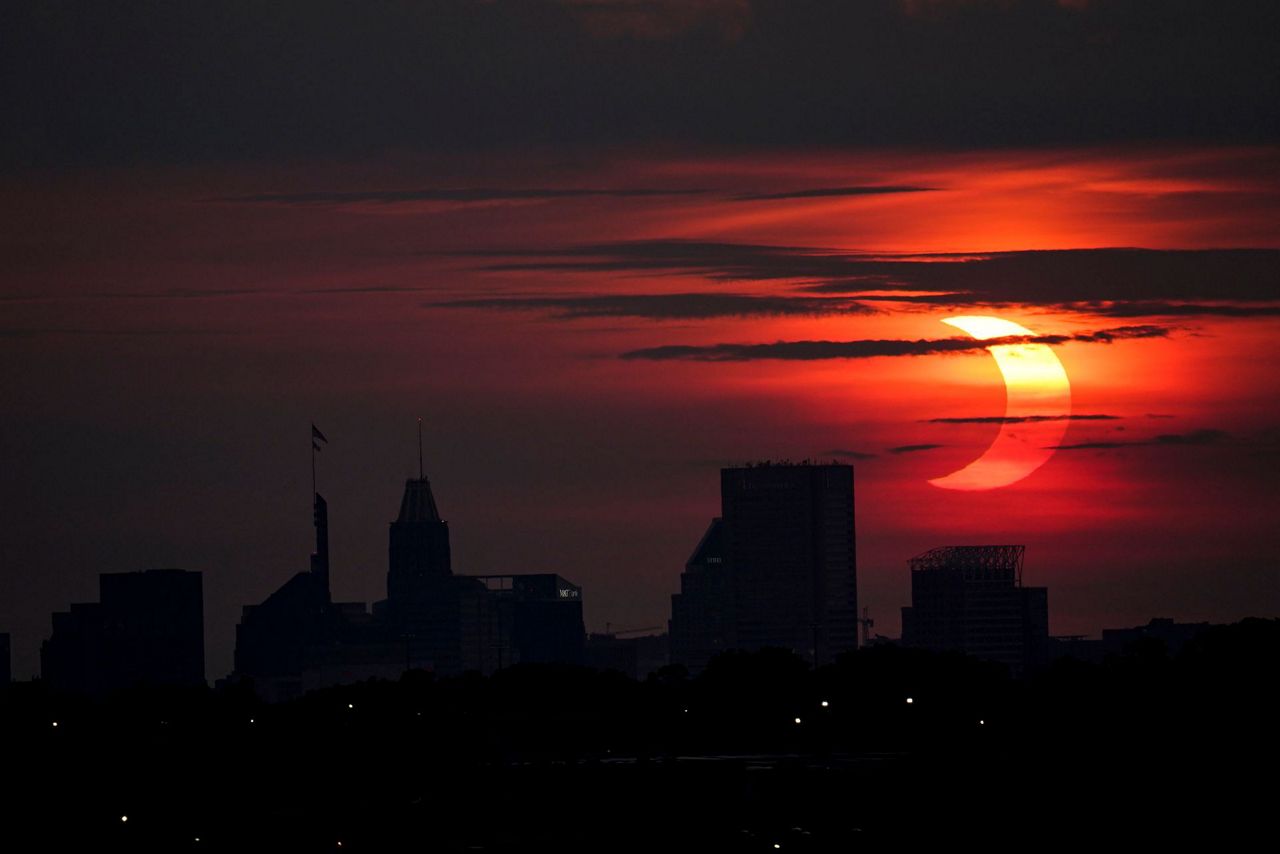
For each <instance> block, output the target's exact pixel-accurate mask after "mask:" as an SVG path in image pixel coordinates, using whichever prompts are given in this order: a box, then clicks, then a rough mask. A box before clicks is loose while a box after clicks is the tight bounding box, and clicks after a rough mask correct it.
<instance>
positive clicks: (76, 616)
mask: <svg viewBox="0 0 1280 854" xmlns="http://www.w3.org/2000/svg"><path fill="white" fill-rule="evenodd" d="M98 586H99V593H100V595H99V599H100V601H99V602H94V603H89V604H75V605H72V606H71V610H70V611H67V612H60V613H55V614H54V615H53V634H52V636H51V637H50V638H49V639H48V640H46V641H45V642H44V644H43V645H42V647H41V649H40V662H41V674H42V676H43V678H44V679H46V680H47V681H49V682H50V684H52V685H53V686H54V687H55V688H58V689H60V690H65V691H72V692H76V693H85V694H101V693H105V692H109V691H114V690H118V689H120V688H128V687H130V686H132V685H134V684H146V685H188V686H195V685H203V684H204V599H203V594H202V590H201V575H200V573H198V572H187V571H185V570H181V569H151V570H147V571H146V572H121V573H104V574H102V575H100V576H98Z"/></svg>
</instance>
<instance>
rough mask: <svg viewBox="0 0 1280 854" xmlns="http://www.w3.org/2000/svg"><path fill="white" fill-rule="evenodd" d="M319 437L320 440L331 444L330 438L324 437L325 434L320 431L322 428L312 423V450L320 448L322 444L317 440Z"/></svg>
mask: <svg viewBox="0 0 1280 854" xmlns="http://www.w3.org/2000/svg"><path fill="white" fill-rule="evenodd" d="M317 439H318V440H320V442H324V443H325V444H326V445H327V444H329V440H328V439H326V438H325V437H324V434H323V433H321V432H320V428H319V427H317V426H316V425H314V424H312V425H311V448H312V450H315V451H318V450H320V444H319V442H317V441H316V440H317Z"/></svg>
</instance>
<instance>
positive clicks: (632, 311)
mask: <svg viewBox="0 0 1280 854" xmlns="http://www.w3.org/2000/svg"><path fill="white" fill-rule="evenodd" d="M428 305H429V306H432V307H442V308H478V309H493V310H497V311H550V312H552V313H553V314H554V315H555V316H556V317H560V318H566V319H573V318H587V317H645V318H651V319H655V320H664V319H680V320H688V319H700V318H711V317H781V316H817V315H833V314H871V313H873V312H874V309H871V308H869V307H868V306H865V305H863V304H862V303H859V302H855V301H853V300H850V299H847V298H830V297H790V296H776V297H775V296H752V295H749V294H721V293H710V294H707V293H687V294H618V295H612V296H610V295H593V296H565V297H488V298H480V299H464V300H449V301H446V302H437V303H428Z"/></svg>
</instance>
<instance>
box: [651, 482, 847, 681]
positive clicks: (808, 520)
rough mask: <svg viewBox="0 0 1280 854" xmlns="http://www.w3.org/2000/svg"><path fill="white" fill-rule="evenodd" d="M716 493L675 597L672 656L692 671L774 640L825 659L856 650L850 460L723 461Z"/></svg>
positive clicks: (810, 656)
mask: <svg viewBox="0 0 1280 854" xmlns="http://www.w3.org/2000/svg"><path fill="white" fill-rule="evenodd" d="M720 500H721V521H720V522H719V523H718V524H717V523H716V522H713V523H712V525H711V527H710V528H709V529H708V531H707V533H706V534H705V535H704V537H703V541H702V543H700V544H699V546H698V549H696V550H695V552H694V555H693V556H692V557H691V558H690V560H689V563H688V564H687V566H686V572H685V574H684V575H683V576H681V592H680V594H677V596H676V597H673V601H672V620H671V634H672V660H673V661H675V662H678V663H682V664H685V665H686V666H689V667H691V668H693V669H695V670H696V669H699V668H701V667H702V666H704V665H705V664H706V660H707V658H709V656H710V655H711V654H714V652H716V651H719V650H720V649H735V648H736V649H747V650H755V649H761V648H763V647H771V646H772V647H782V648H784V649H790V650H793V651H794V652H796V653H797V654H799V655H801V656H803V657H804V658H805V659H806V660H808V661H810V662H814V663H817V664H825V663H828V662H830V661H832V660H834V659H835V657H836V656H837V655H839V654H840V653H842V652H846V651H850V650H853V649H856V648H857V645H858V634H857V626H858V624H857V611H858V594H857V565H856V558H855V541H854V522H853V512H854V511H853V467H852V466H848V465H838V464H830V465H814V464H809V463H801V464H796V465H792V464H789V463H783V464H771V463H762V464H757V465H752V466H746V467H744V468H728V469H722V470H721V472H720ZM717 558H719V561H720V562H719V564H717V560H716V559H717Z"/></svg>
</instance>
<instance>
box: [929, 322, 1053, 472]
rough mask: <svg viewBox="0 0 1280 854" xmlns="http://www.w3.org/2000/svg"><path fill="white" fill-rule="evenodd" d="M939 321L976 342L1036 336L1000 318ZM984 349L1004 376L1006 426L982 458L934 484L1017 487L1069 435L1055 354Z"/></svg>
mask: <svg viewBox="0 0 1280 854" xmlns="http://www.w3.org/2000/svg"><path fill="white" fill-rule="evenodd" d="M942 322H943V323H947V324H950V325H951V326H954V327H956V328H957V329H959V330H961V331H963V332H967V333H968V334H969V335H971V336H973V337H974V338H977V339H978V340H980V341H985V340H987V339H989V338H1008V337H1011V336H1019V335H1034V334H1035V333H1034V332H1032V331H1031V330H1030V329H1027V328H1026V327H1025V326H1021V325H1019V324H1017V323H1014V322H1013V321H1010V320H1004V319H1003V318H999V317H978V316H964V317H948V318H946V319H945V320H943V321H942ZM987 350H988V352H990V353H991V355H992V356H994V357H995V360H996V366H997V367H999V369H1000V373H1001V374H1002V375H1003V376H1004V385H1005V395H1006V396H1005V413H1004V419H1005V420H1004V423H1003V424H1001V425H1000V433H999V434H998V435H997V436H996V438H995V441H993V442H992V443H991V446H990V447H989V448H987V449H986V451H984V452H983V453H982V456H980V457H978V458H977V459H976V460H974V461H973V462H971V463H969V464H968V465H967V466H965V467H964V468H961V469H957V470H956V471H953V472H952V473H951V474H949V475H946V476H945V477H935V478H933V479H931V480H930V481H929V483H931V484H933V485H934V486H940V487H942V488H943V489H964V490H983V489H997V488H999V487H1001V486H1008V485H1009V484H1011V483H1017V482H1018V481H1020V480H1022V479H1023V478H1024V477H1026V476H1027V475H1029V474H1031V473H1032V472H1034V471H1035V470H1036V469H1038V468H1040V466H1042V465H1044V464H1045V463H1046V462H1048V461H1049V458H1050V457H1052V456H1053V452H1054V449H1056V448H1057V447H1058V445H1060V444H1061V443H1062V437H1063V436H1064V435H1065V434H1066V432H1067V424H1068V423H1069V418H1070V415H1071V382H1070V381H1069V380H1068V379H1067V372H1066V370H1064V369H1063V367H1062V362H1060V361H1058V357H1057V356H1056V355H1054V352H1053V350H1052V349H1050V348H1049V347H1048V345H1046V344H995V345H992V346H990V347H988V348H987Z"/></svg>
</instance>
